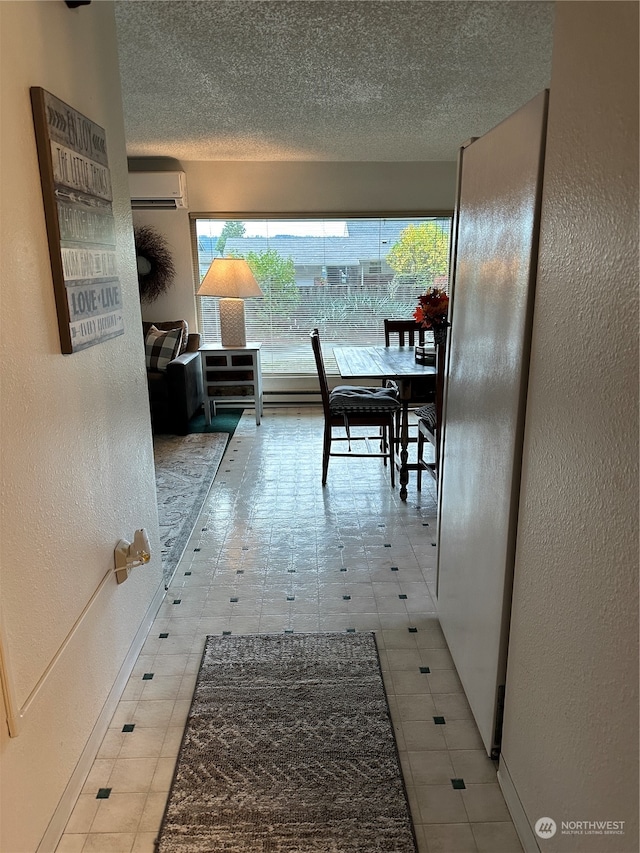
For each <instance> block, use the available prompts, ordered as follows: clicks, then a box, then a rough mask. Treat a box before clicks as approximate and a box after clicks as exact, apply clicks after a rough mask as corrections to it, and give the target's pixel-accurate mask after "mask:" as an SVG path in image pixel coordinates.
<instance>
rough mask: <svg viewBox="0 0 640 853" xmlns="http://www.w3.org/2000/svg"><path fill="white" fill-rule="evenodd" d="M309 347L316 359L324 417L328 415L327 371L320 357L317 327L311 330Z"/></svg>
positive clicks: (320, 350)
mask: <svg viewBox="0 0 640 853" xmlns="http://www.w3.org/2000/svg"><path fill="white" fill-rule="evenodd" d="M311 347H312V349H313V356H314V358H315V360H316V369H317V371H318V382H319V383H320V394H321V395H322V408H323V409H324V413H325V417H329V382H328V381H327V371H326V370H325V366H324V359H323V357H322V348H321V347H320V333H319V331H318V330H317V329H314V330H313V331H312V332H311Z"/></svg>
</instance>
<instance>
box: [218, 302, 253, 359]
mask: <svg viewBox="0 0 640 853" xmlns="http://www.w3.org/2000/svg"><path fill="white" fill-rule="evenodd" d="M220 337H221V339H222V346H223V347H246V345H247V332H246V328H245V325H244V299H235V298H225V299H221V300H220Z"/></svg>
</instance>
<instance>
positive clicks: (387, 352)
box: [333, 346, 436, 501]
mask: <svg viewBox="0 0 640 853" xmlns="http://www.w3.org/2000/svg"><path fill="white" fill-rule="evenodd" d="M333 356H334V358H335V360H336V364H337V365H338V370H339V371H340V376H341V377H342V378H343V379H346V380H349V381H353V382H355V381H357V382H359V383H362V382H363V381H371V382H375V384H376V385H380V384H382V383H383V382H384V381H385V380H387V379H392V380H394V381H395V382H396V384H397V386H398V392H399V396H400V435H399V436H398V442H397V446H398V451H397V452H396V454H395V459H396V467H397V470H398V479H399V481H400V500H403V501H406V499H407V494H408V492H407V484H408V483H409V472H410V471H411V470H413V469H416V470H417V467H418V465H417V464H410V463H409V406H410V405H411V404H412V403H417V402H420V400H419V399H418V398H419V396H422V395H424V393H425V388H426V389H428V390H431V391H432V393H435V388H436V367H435V365H428V364H420V363H419V362H417V361H416V358H415V348H414V347H386V346H334V347H333ZM431 383H433V387H432V388H431ZM418 386H419V393H418Z"/></svg>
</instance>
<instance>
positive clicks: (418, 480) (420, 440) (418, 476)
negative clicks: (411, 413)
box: [416, 427, 424, 492]
mask: <svg viewBox="0 0 640 853" xmlns="http://www.w3.org/2000/svg"><path fill="white" fill-rule="evenodd" d="M423 453H424V437H423V435H422V433H421V432H420V428H419V427H418V470H417V474H416V489H417V490H418V491H419V492H421V491H422V454H423Z"/></svg>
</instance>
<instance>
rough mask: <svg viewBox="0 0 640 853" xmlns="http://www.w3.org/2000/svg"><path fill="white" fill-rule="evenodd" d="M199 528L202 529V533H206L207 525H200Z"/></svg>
mask: <svg viewBox="0 0 640 853" xmlns="http://www.w3.org/2000/svg"><path fill="white" fill-rule="evenodd" d="M200 529H201V530H202V532H203V533H206V531H207V530H208V529H209V528H208V527H201V528H200Z"/></svg>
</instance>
